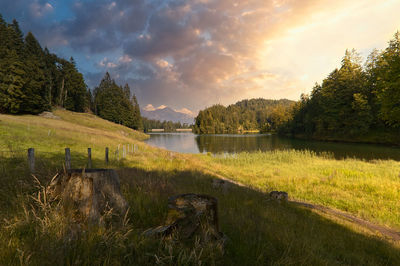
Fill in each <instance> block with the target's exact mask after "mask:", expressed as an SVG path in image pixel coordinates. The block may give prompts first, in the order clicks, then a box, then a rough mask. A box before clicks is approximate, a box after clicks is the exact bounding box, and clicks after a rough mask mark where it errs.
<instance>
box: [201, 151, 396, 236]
mask: <svg viewBox="0 0 400 266" xmlns="http://www.w3.org/2000/svg"><path fill="white" fill-rule="evenodd" d="M207 160H208V165H209V166H210V168H212V169H215V171H217V172H218V173H220V174H222V175H223V176H226V177H228V178H230V179H232V180H235V181H239V182H242V183H244V184H246V185H249V186H251V187H254V188H256V189H258V190H261V191H271V190H283V191H287V192H288V193H289V196H290V197H291V198H293V199H296V200H302V201H306V202H311V203H316V204H320V205H324V206H329V207H332V208H336V209H339V210H342V211H346V212H349V213H352V214H354V215H356V216H358V217H360V218H364V219H367V220H369V221H373V222H376V223H378V224H382V225H387V226H390V227H393V228H396V229H397V230H400V201H399V199H400V163H399V162H395V161H391V160H384V161H383V160H376V161H370V162H367V161H360V160H356V159H345V160H335V159H332V158H330V157H329V156H328V157H321V156H317V155H316V154H314V153H312V152H309V151H293V150H292V151H274V152H267V153H262V152H258V153H241V154H238V155H237V156H234V157H227V158H224V157H217V158H211V157H209V158H207Z"/></svg>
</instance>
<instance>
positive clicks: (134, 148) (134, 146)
mask: <svg viewBox="0 0 400 266" xmlns="http://www.w3.org/2000/svg"><path fill="white" fill-rule="evenodd" d="M133 152H134V153H135V152H136V144H133Z"/></svg>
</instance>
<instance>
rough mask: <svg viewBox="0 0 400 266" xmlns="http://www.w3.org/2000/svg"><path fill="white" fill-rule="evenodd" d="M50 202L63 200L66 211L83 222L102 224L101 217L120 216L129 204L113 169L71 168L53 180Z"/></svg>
mask: <svg viewBox="0 0 400 266" xmlns="http://www.w3.org/2000/svg"><path fill="white" fill-rule="evenodd" d="M48 191H49V196H50V198H51V199H60V200H61V201H62V204H63V207H64V210H65V211H72V212H73V213H74V214H75V215H74V216H75V218H77V220H80V221H88V222H91V223H96V224H101V223H102V219H101V217H102V215H103V214H104V213H106V212H109V211H110V210H112V211H113V212H114V211H116V212H117V213H118V214H120V215H124V214H125V213H126V211H127V207H128V205H127V203H126V201H125V199H124V198H123V196H122V194H121V191H120V183H119V178H118V175H117V173H116V172H115V170H112V169H87V170H85V169H71V170H68V171H67V172H64V173H59V174H58V175H57V176H56V177H55V178H53V180H52V181H51V183H50V185H49V188H48Z"/></svg>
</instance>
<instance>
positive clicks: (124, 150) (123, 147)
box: [122, 145, 126, 158]
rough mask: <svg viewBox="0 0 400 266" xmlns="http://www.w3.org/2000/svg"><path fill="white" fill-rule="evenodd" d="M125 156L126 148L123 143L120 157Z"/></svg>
mask: <svg viewBox="0 0 400 266" xmlns="http://www.w3.org/2000/svg"><path fill="white" fill-rule="evenodd" d="M125 157H126V148H125V145H123V146H122V158H125Z"/></svg>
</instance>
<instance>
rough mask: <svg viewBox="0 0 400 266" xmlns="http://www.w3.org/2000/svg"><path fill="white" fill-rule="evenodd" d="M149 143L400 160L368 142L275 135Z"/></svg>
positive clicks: (186, 136) (165, 137)
mask: <svg viewBox="0 0 400 266" xmlns="http://www.w3.org/2000/svg"><path fill="white" fill-rule="evenodd" d="M147 142H148V143H149V144H150V145H154V146H157V147H162V148H165V149H168V150H172V151H177V152H183V153H206V152H211V153H237V152H243V151H247V152H252V151H259V150H260V151H271V150H285V149H296V150H311V151H314V152H316V153H319V154H320V153H330V154H332V155H333V156H334V157H335V158H337V159H342V158H346V157H354V158H358V159H366V160H372V159H394V160H400V149H399V148H396V147H388V146H381V145H371V144H354V143H339V142H322V141H307V140H298V139H291V138H284V137H280V136H277V135H268V134H264V135H261V134H253V135H251V134H250V135H228V134H225V135H195V134H192V133H156V134H151V135H150V139H149V140H147Z"/></svg>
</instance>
